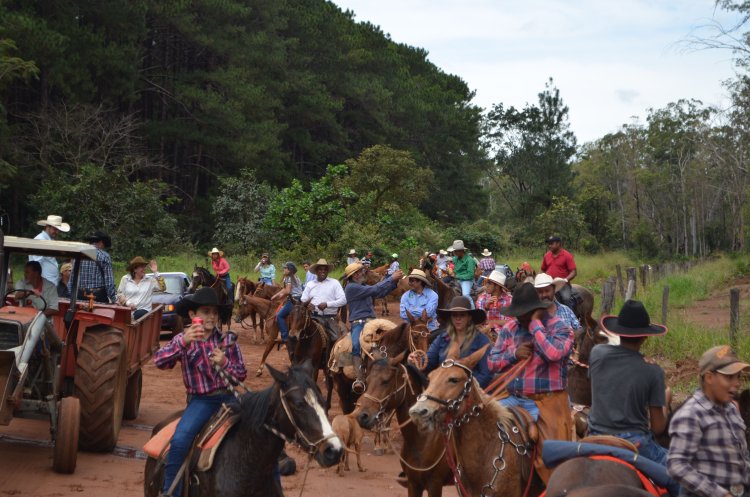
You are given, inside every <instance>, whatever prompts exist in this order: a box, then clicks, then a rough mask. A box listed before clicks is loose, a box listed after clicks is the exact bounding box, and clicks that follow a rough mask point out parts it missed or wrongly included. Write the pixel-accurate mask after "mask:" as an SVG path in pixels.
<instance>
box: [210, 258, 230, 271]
mask: <svg viewBox="0 0 750 497" xmlns="http://www.w3.org/2000/svg"><path fill="white" fill-rule="evenodd" d="M211 266H213V268H214V273H216V276H224V275H225V274H227V273H228V272H229V263H228V262H227V260H226V259H225V258H223V257H219V258H218V259H215V260H214V259H212V260H211Z"/></svg>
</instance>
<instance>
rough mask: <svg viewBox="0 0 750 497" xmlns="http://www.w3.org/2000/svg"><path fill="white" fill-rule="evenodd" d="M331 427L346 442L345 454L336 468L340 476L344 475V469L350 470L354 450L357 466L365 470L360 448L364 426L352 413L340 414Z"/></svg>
mask: <svg viewBox="0 0 750 497" xmlns="http://www.w3.org/2000/svg"><path fill="white" fill-rule="evenodd" d="M331 427H332V428H333V431H334V433H336V435H337V436H338V437H339V439H340V440H341V442H342V443H343V444H344V449H345V450H344V455H343V456H342V458H341V461H339V466H338V468H337V469H336V473H337V474H338V475H339V476H344V474H343V470H344V469H346V471H349V453H350V452H352V453H354V454H356V455H357V468H358V469H359V470H360V471H365V468H363V467H362V461H361V459H360V448H361V446H362V437H363V435H364V433H363V432H362V428H361V427H360V426H359V423H357V420H356V419H354V416H352V415H351V414H347V415H344V414H339V415H338V416H336V417H335V418H333V421H331Z"/></svg>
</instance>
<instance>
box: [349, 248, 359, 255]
mask: <svg viewBox="0 0 750 497" xmlns="http://www.w3.org/2000/svg"><path fill="white" fill-rule="evenodd" d="M349 255H357V251H356V250H354V249H351V250H350V251H349Z"/></svg>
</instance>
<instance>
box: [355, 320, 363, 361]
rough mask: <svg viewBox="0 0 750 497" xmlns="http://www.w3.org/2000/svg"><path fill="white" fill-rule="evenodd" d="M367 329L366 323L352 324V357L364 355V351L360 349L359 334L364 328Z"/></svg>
mask: <svg viewBox="0 0 750 497" xmlns="http://www.w3.org/2000/svg"><path fill="white" fill-rule="evenodd" d="M364 327H365V323H363V322H359V323H354V322H353V323H352V356H360V355H362V350H361V349H360V347H359V334H360V333H362V328H364Z"/></svg>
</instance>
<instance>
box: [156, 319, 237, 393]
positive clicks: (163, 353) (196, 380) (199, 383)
mask: <svg viewBox="0 0 750 497" xmlns="http://www.w3.org/2000/svg"><path fill="white" fill-rule="evenodd" d="M219 346H224V347H226V349H225V350H224V354H225V355H226V359H227V360H226V362H225V364H224V369H225V370H226V371H227V372H228V373H230V374H231V375H232V376H234V377H235V378H237V379H238V380H239V381H243V380H244V379H245V377H247V370H246V369H245V361H244V360H243V359H242V353H241V352H240V347H239V345H237V343H236V342H233V341H232V340H231V339H230V337H229V335H226V336H222V335H221V333H220V332H219V330H218V329H217V328H214V331H213V333H211V335H210V336H209V337H208V338H207V339H206V340H193V341H192V342H191V343H190V345H185V335H184V334H183V333H180V334H179V335H177V336H176V337H174V338H173V339H172V340H171V341H170V342H169V343H168V344H166V345H165V346H164V347H162V348H160V349H159V350H157V351H156V353H155V354H154V364H155V365H156V367H157V368H159V369H172V368H173V367H175V365H176V364H177V363H178V362H182V381H183V382H184V383H185V388H186V389H187V393H188V394H190V395H205V394H208V393H211V392H215V391H216V390H222V389H225V388H227V387H228V385H227V384H226V382H225V381H224V380H223V379H222V378H221V377H220V376H219V375H218V374H217V373H216V371H214V369H213V363H212V362H211V359H209V354H210V353H211V351H212V350H213V349H215V348H218V347H219Z"/></svg>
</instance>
